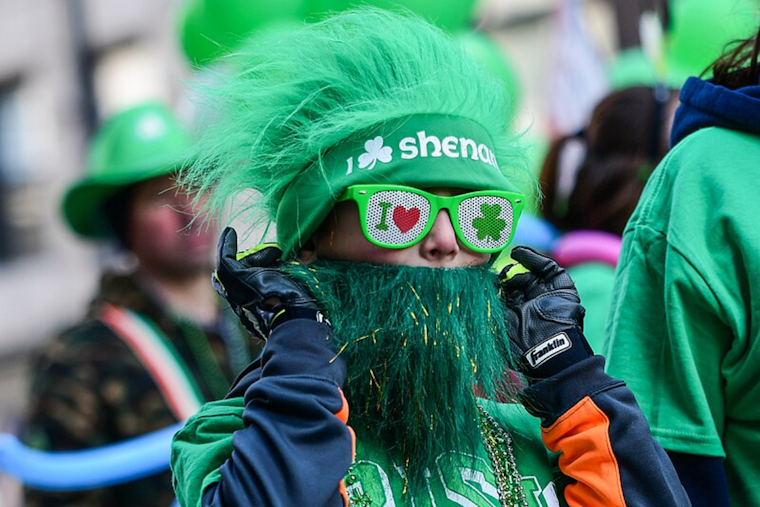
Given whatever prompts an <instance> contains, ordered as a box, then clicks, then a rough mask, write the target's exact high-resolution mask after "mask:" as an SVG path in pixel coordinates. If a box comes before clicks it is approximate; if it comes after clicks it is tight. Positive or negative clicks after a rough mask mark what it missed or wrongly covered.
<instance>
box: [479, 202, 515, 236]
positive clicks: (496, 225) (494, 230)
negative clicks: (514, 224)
mask: <svg viewBox="0 0 760 507" xmlns="http://www.w3.org/2000/svg"><path fill="white" fill-rule="evenodd" d="M480 213H481V214H482V215H483V216H482V217H477V218H473V219H472V226H473V227H474V228H475V229H476V230H477V231H478V239H479V240H483V239H485V238H486V237H487V236H491V238H492V239H493V240H494V241H499V240H500V239H501V232H502V231H503V230H504V228H505V227H506V226H507V221H506V220H504V219H502V218H499V215H500V214H501V206H499V205H498V204H487V203H482V204H481V205H480Z"/></svg>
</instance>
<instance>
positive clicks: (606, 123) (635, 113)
mask: <svg viewBox="0 0 760 507" xmlns="http://www.w3.org/2000/svg"><path fill="white" fill-rule="evenodd" d="M675 97H676V91H674V90H669V89H667V88H665V87H648V86H635V87H630V88H624V89H621V90H618V91H615V92H613V93H611V94H610V95H608V96H607V97H605V98H604V99H603V100H602V101H601V102H600V103H599V104H598V105H597V106H596V108H595V109H594V111H593V113H592V115H591V119H590V121H589V123H588V126H587V127H586V128H585V129H583V131H581V132H578V133H576V134H571V135H566V136H563V137H560V138H559V139H557V140H556V141H554V142H553V143H552V145H551V146H550V148H549V151H548V153H547V156H546V158H545V159H544V164H543V167H542V170H541V176H540V181H541V190H542V192H543V194H544V196H545V197H544V201H543V216H544V218H546V219H547V220H548V221H549V222H550V223H552V224H553V225H555V226H556V227H558V228H559V229H560V230H564V231H569V230H575V229H593V230H601V231H606V232H611V233H614V234H622V233H623V229H624V228H625V224H626V223H627V221H628V218H629V217H630V215H631V213H633V210H634V208H635V207H636V203H637V201H638V199H639V196H640V195H641V191H642V190H643V189H644V185H645V183H646V180H647V178H648V177H649V174H650V173H651V171H652V170H653V169H654V167H655V166H656V165H657V163H658V162H659V161H660V159H662V157H664V156H665V154H666V153H667V151H668V134H669V131H670V115H669V114H668V105H669V104H670V103H671V101H672V100H674V98H675ZM575 141H579V142H581V143H582V146H583V151H584V152H585V154H584V156H583V157H582V161H581V164H580V166H576V167H577V172H576V174H575V177H574V185H573V186H572V190H570V193H569V195H561V192H562V191H561V190H560V188H559V186H560V185H559V182H560V178H561V176H562V175H561V174H560V173H561V172H562V171H564V170H573V169H575V167H573V168H567V167H563V164H564V162H563V160H562V155H563V152H564V150H565V149H566V148H567V145H568V144H569V143H571V142H575ZM564 165H567V164H564Z"/></svg>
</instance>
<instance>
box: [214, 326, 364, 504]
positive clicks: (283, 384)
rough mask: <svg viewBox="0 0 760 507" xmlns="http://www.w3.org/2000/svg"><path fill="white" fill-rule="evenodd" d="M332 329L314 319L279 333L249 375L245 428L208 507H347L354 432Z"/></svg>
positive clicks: (240, 388)
mask: <svg viewBox="0 0 760 507" xmlns="http://www.w3.org/2000/svg"><path fill="white" fill-rule="evenodd" d="M331 333H332V330H331V328H330V327H329V326H328V325H326V324H321V323H317V322H315V321H313V320H308V319H295V320H291V321H288V322H285V323H283V324H281V325H280V326H278V327H277V328H276V329H275V330H274V331H272V334H271V336H270V337H269V340H268V342H267V344H266V347H265V349H264V352H263V355H262V357H261V358H260V366H261V367H260V368H259V369H252V370H249V371H248V372H245V374H244V375H241V377H240V378H239V379H238V381H237V383H236V384H235V386H233V388H232V391H231V395H234V394H239V393H244V399H245V410H244V413H243V423H244V428H243V429H242V430H238V431H236V432H235V433H234V435H233V452H232V456H231V457H230V458H229V459H228V460H227V461H226V462H225V464H224V465H222V467H221V468H220V473H221V480H220V481H219V482H217V483H215V484H214V485H212V486H209V487H208V488H207V490H206V491H204V495H203V505H204V506H214V507H221V506H225V507H232V506H244V505H245V506H250V505H266V506H271V507H277V506H293V505H319V506H327V507H343V506H344V505H345V504H346V502H345V496H344V494H343V488H342V479H343V477H345V475H346V473H347V472H348V468H349V466H350V465H351V461H352V459H353V449H354V441H353V432H352V431H351V430H350V428H349V427H348V426H347V425H346V420H347V417H348V407H347V405H346V401H345V398H344V397H343V394H342V392H341V390H340V387H341V386H342V384H343V381H344V379H345V366H344V364H343V362H342V360H341V359H340V358H339V357H338V358H336V357H335V352H334V351H333V350H332V348H331V347H330V340H331Z"/></svg>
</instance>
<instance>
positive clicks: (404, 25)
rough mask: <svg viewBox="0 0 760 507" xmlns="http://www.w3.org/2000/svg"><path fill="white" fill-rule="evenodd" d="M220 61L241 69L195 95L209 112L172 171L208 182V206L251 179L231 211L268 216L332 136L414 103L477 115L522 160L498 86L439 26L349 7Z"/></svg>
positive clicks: (409, 111) (416, 108)
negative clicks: (184, 165) (190, 155)
mask: <svg viewBox="0 0 760 507" xmlns="http://www.w3.org/2000/svg"><path fill="white" fill-rule="evenodd" d="M231 61H232V63H233V64H234V66H235V68H237V69H240V71H239V72H238V73H237V74H236V75H234V76H232V77H231V78H229V79H227V80H226V81H225V82H223V83H221V85H219V86H216V87H215V88H214V89H213V90H208V91H207V94H206V96H205V97H204V100H205V103H204V105H205V107H206V110H207V111H210V112H211V113H212V114H213V115H214V116H215V117H216V118H218V120H217V121H214V122H212V124H211V125H209V126H207V127H206V128H205V132H204V133H203V135H202V136H201V139H200V141H199V143H198V153H197V155H196V156H195V160H196V162H195V163H194V164H193V165H192V167H190V168H189V169H188V170H187V171H186V172H185V173H184V177H183V181H184V183H186V184H189V185H192V186H193V187H195V188H200V189H202V190H211V192H209V194H210V198H209V200H208V203H207V208H208V209H209V210H211V211H215V212H221V211H222V210H223V209H224V207H225V203H227V202H228V200H229V199H230V198H232V197H234V196H237V195H240V194H241V193H247V192H250V189H254V190H256V191H257V192H258V193H260V196H258V197H257V198H255V199H247V200H244V201H242V202H240V201H239V204H238V205H237V206H236V208H235V209H234V210H233V213H234V214H235V215H238V214H240V213H244V214H246V219H248V220H250V218H251V217H249V216H247V215H248V213H247V212H249V211H253V212H256V213H255V214H254V215H253V217H256V218H263V219H264V220H265V221H273V220H274V219H275V217H276V213H277V207H278V203H279V202H280V200H281V198H282V196H283V193H284V191H285V189H286V188H287V187H288V186H289V185H290V184H291V183H292V182H293V181H294V179H295V178H297V177H298V176H299V175H300V174H302V173H304V172H306V171H319V172H320V174H321V175H324V177H327V176H326V172H325V167H324V164H323V157H324V155H325V153H326V152H327V151H328V150H329V149H330V148H331V147H333V146H335V145H336V144H337V143H340V142H341V141H344V140H347V139H352V138H356V137H358V136H359V135H362V133H366V132H367V131H369V130H370V129H371V127H373V126H377V125H380V124H383V123H386V122H389V121H392V120H395V119H398V118H403V117H406V116H409V115H415V114H442V115H453V116H458V117H462V118H465V119H467V120H471V121H473V122H476V123H478V124H479V125H480V126H482V127H483V128H484V129H485V131H486V132H487V133H488V135H489V136H490V137H491V139H492V140H493V143H494V146H493V149H494V153H495V155H496V158H497V159H498V160H499V162H500V165H501V167H502V168H505V167H510V170H511V171H513V170H514V167H515V166H521V165H523V166H524V160H523V159H522V151H521V150H518V149H516V145H515V138H514V137H513V136H511V135H510V134H509V133H508V124H507V122H508V120H509V118H510V117H512V114H511V112H510V107H511V104H509V103H508V93H507V90H506V89H505V88H504V85H503V84H502V83H501V82H500V81H498V80H496V79H494V78H491V77H490V76H488V75H487V74H486V72H485V70H484V69H483V67H482V66H481V65H480V64H479V63H477V62H475V61H473V60H472V59H471V58H470V57H469V56H467V54H466V53H465V51H464V50H463V49H462V48H461V47H460V45H459V44H458V43H457V42H456V41H454V40H453V39H452V38H451V37H450V36H448V35H447V34H445V33H444V32H443V31H441V30H440V29H438V28H436V27H434V26H433V25H431V24H429V23H427V22H425V21H423V20H421V19H419V18H417V17H414V16H412V15H399V14H393V13H390V12H387V11H382V10H377V9H359V10H355V11H348V12H345V13H342V14H339V15H337V16H335V17H333V18H330V19H327V20H325V21H323V22H321V23H317V24H313V25H306V26H300V27H298V28H295V29H291V30H289V31H287V32H283V31H279V32H276V33H270V34H268V35H264V36H261V37H258V38H255V39H252V40H251V41H250V42H249V43H248V44H247V45H245V46H244V47H243V48H242V49H241V50H240V51H239V52H237V53H236V54H235V55H233V56H232V57H231ZM201 123H204V122H201ZM516 158H517V162H518V163H517V164H515V162H516V160H515V159H516ZM502 171H505V169H502ZM525 173H527V171H518V172H517V173H514V172H512V173H510V174H509V177H510V178H514V177H515V175H516V174H517V175H518V177H521V176H522V175H523V174H525ZM331 197H332V198H335V197H336V196H331ZM329 204H330V207H332V204H333V202H330V203H329ZM249 223H252V222H250V221H249ZM257 223H258V222H257ZM310 232H313V231H310ZM278 239H280V241H281V242H282V240H283V238H278Z"/></svg>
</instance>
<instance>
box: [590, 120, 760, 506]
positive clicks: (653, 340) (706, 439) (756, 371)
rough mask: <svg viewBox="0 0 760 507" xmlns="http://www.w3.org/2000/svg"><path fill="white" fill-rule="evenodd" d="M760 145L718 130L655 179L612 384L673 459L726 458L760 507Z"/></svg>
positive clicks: (616, 318) (680, 148) (618, 288)
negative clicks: (632, 400) (624, 390)
mask: <svg viewBox="0 0 760 507" xmlns="http://www.w3.org/2000/svg"><path fill="white" fill-rule="evenodd" d="M759 185H760V138H758V137H756V136H752V135H749V134H743V133H737V132H732V131H729V130H724V129H718V128H708V129H703V130H700V131H698V132H696V133H693V134H691V135H689V136H688V137H687V138H686V139H684V140H683V141H682V142H680V143H679V144H678V145H677V146H676V147H675V148H674V149H673V150H672V151H671V152H670V154H669V155H668V156H667V157H666V158H665V159H664V160H663V162H662V163H661V165H660V167H659V168H658V169H657V170H656V171H655V172H654V174H653V175H652V177H651V179H650V181H649V182H648V184H647V187H646V189H645V191H644V193H643V195H642V198H641V201H640V202H639V205H638V207H637V209H636V211H635V213H634V215H633V216H632V218H631V221H630V222H629V224H628V226H627V227H626V232H625V235H624V241H623V248H622V252H621V259H620V263H619V265H618V272H617V276H616V281H615V291H614V294H613V301H612V307H611V312H610V316H609V321H608V326H607V334H608V336H609V337H610V341H609V342H608V347H607V349H606V354H605V355H606V356H607V358H608V363H607V365H608V366H607V368H608V371H609V373H610V374H611V375H612V376H615V377H618V378H621V379H623V380H625V381H626V382H627V383H628V385H629V386H630V388H631V389H632V390H633V392H634V394H635V395H636V398H637V400H638V401H639V403H640V405H641V408H642V409H643V411H644V413H645V415H646V416H647V418H648V420H649V423H650V425H651V427H652V433H653V434H654V436H655V437H656V438H657V439H658V440H659V441H660V443H661V444H662V446H663V447H664V448H665V449H666V450H671V451H677V452H682V453H688V454H695V455H703V456H717V457H723V456H725V457H726V461H725V467H726V472H727V475H728V483H729V490H730V496H731V503H732V505H760V488H758V487H757V485H758V481H760V460H758V454H759V453H760V289H758V287H759V285H758V281H759V280H760V224H758V221H759V220H760V206H758V204H757V203H758V200H757V199H758V197H757V193H758V188H759Z"/></svg>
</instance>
